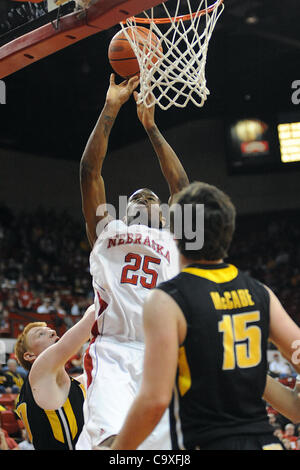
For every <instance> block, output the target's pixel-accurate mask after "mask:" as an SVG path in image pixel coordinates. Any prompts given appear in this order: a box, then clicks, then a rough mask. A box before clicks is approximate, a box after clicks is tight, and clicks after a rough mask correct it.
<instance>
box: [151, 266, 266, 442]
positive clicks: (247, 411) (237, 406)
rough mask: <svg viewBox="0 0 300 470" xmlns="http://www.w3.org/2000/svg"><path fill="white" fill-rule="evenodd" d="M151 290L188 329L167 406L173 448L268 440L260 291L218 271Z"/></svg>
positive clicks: (201, 269)
mask: <svg viewBox="0 0 300 470" xmlns="http://www.w3.org/2000/svg"><path fill="white" fill-rule="evenodd" d="M159 288H161V289H162V290H164V291H165V292H167V293H168V294H169V295H171V296H172V297H173V298H174V299H175V301H176V302H177V303H178V305H179V306H180V308H181V310H182V311H183V314H184V316H185V318H186V321H187V325H188V330H187V336H186V339H185V341H184V344H183V345H182V347H181V348H180V356H179V363H178V375H177V379H176V393H175V394H174V398H173V401H172V405H171V413H172V438H173V448H178V447H177V446H179V447H182V446H184V447H185V448H188V449H191V448H194V447H195V446H197V445H200V447H201V445H204V444H205V443H206V442H210V441H211V440H214V439H218V438H220V437H224V436H228V435H240V434H256V433H261V434H263V433H267V432H270V427H269V423H268V419H267V415H266V411H265V405H264V402H263V400H262V398H261V397H262V395H263V392H264V388H265V382H266V374H267V358H266V351H267V343H268V336H269V295H268V293H267V290H266V289H265V288H264V286H263V285H262V284H260V283H259V282H258V281H255V280H254V279H252V278H251V277H249V276H247V275H245V274H244V273H242V272H240V271H238V269H237V268H235V267H234V266H232V265H227V264H225V263H222V264H219V265H214V266H212V265H200V264H195V265H193V266H190V267H188V268H186V269H185V270H183V272H181V273H180V274H179V275H178V276H176V277H175V278H174V279H172V280H171V281H168V282H166V283H164V284H163V285H161V286H159ZM178 410H179V412H178ZM175 411H176V413H175ZM176 416H177V418H175V417H176ZM178 430H181V431H180V432H178ZM180 441H181V444H180ZM174 446H175V447H174Z"/></svg>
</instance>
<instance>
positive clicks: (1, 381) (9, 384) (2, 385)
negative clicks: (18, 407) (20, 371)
mask: <svg viewBox="0 0 300 470" xmlns="http://www.w3.org/2000/svg"><path fill="white" fill-rule="evenodd" d="M12 388H13V380H12V377H11V375H9V374H8V373H7V372H6V371H4V370H3V366H2V364H1V363H0V393H12Z"/></svg>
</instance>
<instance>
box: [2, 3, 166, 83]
mask: <svg viewBox="0 0 300 470" xmlns="http://www.w3.org/2000/svg"><path fill="white" fill-rule="evenodd" d="M13 3H16V2H13ZM24 3H25V2H24ZM160 3H162V0H109V1H107V0H98V1H96V3H94V4H93V5H91V6H90V7H89V8H87V9H81V10H78V9H76V5H75V2H73V1H71V2H67V3H65V4H64V5H61V6H60V7H59V8H54V9H53V4H52V7H51V8H49V10H51V11H48V12H46V13H45V14H44V15H43V16H41V17H39V18H37V19H34V20H32V21H30V22H29V23H26V24H24V25H21V26H19V27H17V28H14V30H13V31H12V30H11V31H8V32H7V33H5V34H4V35H2V36H0V79H1V78H4V77H7V76H8V75H11V74H12V73H14V72H16V71H18V70H20V69H22V68H24V67H27V66H28V65H30V64H32V63H34V62H36V61H38V60H40V59H42V58H44V57H47V56H49V55H50V54H53V53H55V52H56V51H59V50H61V49H64V48H66V47H68V46H70V45H72V44H74V43H76V42H78V41H80V40H82V39H84V38H86V37H88V36H91V35H94V34H97V33H99V32H101V31H104V30H106V29H109V28H111V27H113V26H114V25H116V24H118V23H119V22H121V21H123V20H125V19H126V18H128V17H131V16H134V15H137V14H138V13H140V12H141V11H142V10H145V9H149V8H151V7H153V6H156V5H159V4H160Z"/></svg>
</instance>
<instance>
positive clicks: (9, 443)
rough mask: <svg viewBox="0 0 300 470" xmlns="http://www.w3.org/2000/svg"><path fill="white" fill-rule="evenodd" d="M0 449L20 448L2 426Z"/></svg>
mask: <svg viewBox="0 0 300 470" xmlns="http://www.w3.org/2000/svg"><path fill="white" fill-rule="evenodd" d="M0 450H20V449H19V446H18V444H17V443H16V441H15V440H14V439H13V438H12V437H9V435H8V432H7V431H6V429H3V428H0Z"/></svg>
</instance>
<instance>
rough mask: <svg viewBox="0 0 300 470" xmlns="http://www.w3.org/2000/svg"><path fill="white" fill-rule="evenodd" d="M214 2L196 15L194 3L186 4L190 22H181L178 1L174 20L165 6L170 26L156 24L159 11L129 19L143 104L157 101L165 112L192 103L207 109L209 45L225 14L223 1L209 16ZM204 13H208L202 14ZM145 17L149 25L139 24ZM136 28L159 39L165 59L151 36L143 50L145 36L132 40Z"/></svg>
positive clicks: (202, 2) (204, 3)
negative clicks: (206, 73)
mask: <svg viewBox="0 0 300 470" xmlns="http://www.w3.org/2000/svg"><path fill="white" fill-rule="evenodd" d="M213 1H215V0H198V2H199V6H198V9H197V11H195V10H194V11H193V10H192V8H191V4H190V0H185V5H186V4H187V8H188V15H189V16H188V20H187V21H183V20H182V19H178V17H179V16H180V15H182V14H183V13H182V11H181V9H180V7H181V2H183V0H174V1H173V5H174V2H177V6H176V14H175V15H173V17H172V16H171V15H170V12H169V10H168V8H167V4H168V3H169V2H166V3H164V4H162V5H161V7H163V8H164V11H165V13H166V15H167V17H168V18H169V19H170V22H169V23H167V24H163V25H162V24H156V23H155V21H154V20H155V16H154V15H155V7H154V8H152V9H151V10H148V11H147V12H146V11H144V12H143V13H142V14H141V15H140V17H139V18H128V19H127V20H126V22H125V23H124V24H123V23H121V26H122V29H123V31H124V33H125V35H126V37H127V39H128V41H129V42H130V45H131V47H132V49H133V50H134V53H135V55H136V56H137V59H138V62H139V66H140V93H139V101H138V102H139V103H143V104H144V105H145V106H147V107H150V106H152V105H153V100H154V103H156V104H158V105H159V106H160V108H161V109H163V110H167V109H169V108H170V107H171V106H178V107H181V108H184V107H186V105H187V104H188V103H189V102H190V101H191V102H193V103H194V104H195V105H196V106H198V107H202V106H203V105H204V103H205V101H206V99H207V96H208V95H209V94H210V92H209V90H208V88H207V87H206V77H205V65H206V58H207V51H208V45H209V41H210V38H211V35H212V33H213V31H214V28H215V26H216V23H217V21H218V19H219V17H220V15H221V13H222V12H223V10H224V4H223V2H222V0H216V1H215V3H213V6H214V8H213V9H212V11H210V12H209V11H208V10H209V8H210V7H211V6H212V2H213ZM202 10H205V12H204V13H202V14H200V12H201V11H202ZM193 13H196V15H194V16H193ZM184 14H186V11H185V12H184ZM141 17H143V18H147V19H148V20H149V24H142V23H141V22H140V21H139V20H140V18H141ZM136 26H142V27H146V28H148V29H149V30H150V31H151V32H153V33H154V34H155V35H156V36H157V37H158V39H159V41H160V46H162V48H163V55H162V54H161V52H160V48H159V46H158V47H155V48H154V47H153V44H152V45H151V33H149V36H148V39H146V40H145V37H144V38H143V43H144V47H143V45H142V46H141V36H139V35H138V34H131V35H130V36H129V34H128V31H129V29H128V28H133V27H136ZM143 43H142V44H143ZM150 97H152V99H149V98H150ZM153 97H154V98H153Z"/></svg>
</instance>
